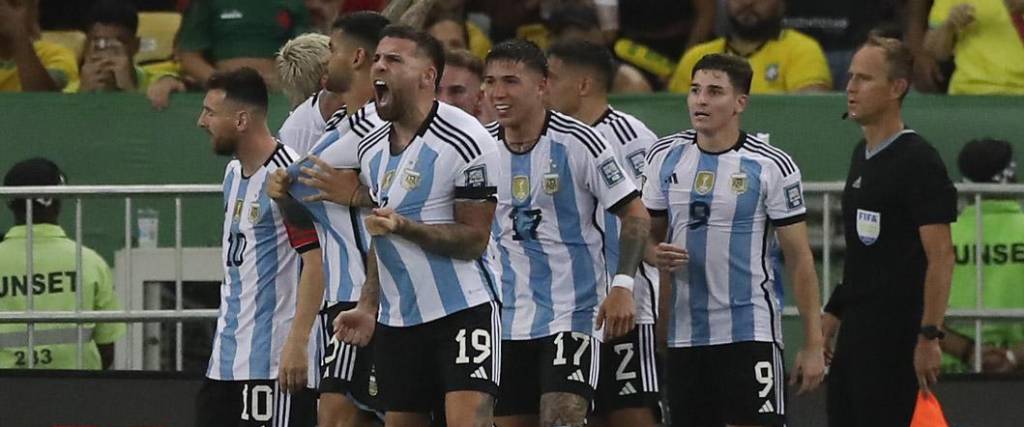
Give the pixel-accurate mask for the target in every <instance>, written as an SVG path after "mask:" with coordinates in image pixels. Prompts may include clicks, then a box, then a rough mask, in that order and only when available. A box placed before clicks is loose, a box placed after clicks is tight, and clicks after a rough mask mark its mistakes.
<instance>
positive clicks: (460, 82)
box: [437, 49, 496, 124]
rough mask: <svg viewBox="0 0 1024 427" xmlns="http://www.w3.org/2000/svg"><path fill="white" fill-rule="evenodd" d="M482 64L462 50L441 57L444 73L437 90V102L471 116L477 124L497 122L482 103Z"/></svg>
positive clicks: (451, 51) (489, 109)
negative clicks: (452, 106) (454, 107)
mask: <svg viewBox="0 0 1024 427" xmlns="http://www.w3.org/2000/svg"><path fill="white" fill-rule="evenodd" d="M483 75H484V63H483V61H481V60H480V58H477V57H476V55H473V53H472V52H470V51H468V50H465V49H457V50H449V51H448V52H447V53H445V56H444V73H443V74H442V75H441V85H440V86H439V87H438V90H437V92H438V99H439V100H441V102H445V103H448V104H451V105H454V106H456V107H459V108H460V109H462V111H465V112H467V113H469V114H472V115H473V116H474V117H476V118H477V119H478V120H480V123H485V124H486V123H490V122H493V121H494V120H495V119H496V116H495V114H494V112H493V111H492V109H491V108H490V107H489V106H488V105H486V104H487V103H485V102H483V95H484V93H483V90H481V88H480V83H482V82H483Z"/></svg>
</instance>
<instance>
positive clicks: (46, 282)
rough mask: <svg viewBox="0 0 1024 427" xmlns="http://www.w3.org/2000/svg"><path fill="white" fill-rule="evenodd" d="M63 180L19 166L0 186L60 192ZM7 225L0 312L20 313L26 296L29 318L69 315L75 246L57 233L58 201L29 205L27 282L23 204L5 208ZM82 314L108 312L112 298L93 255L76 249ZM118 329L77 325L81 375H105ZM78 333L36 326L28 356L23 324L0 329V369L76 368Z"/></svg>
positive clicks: (104, 270)
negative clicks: (79, 259) (31, 364)
mask: <svg viewBox="0 0 1024 427" xmlns="http://www.w3.org/2000/svg"><path fill="white" fill-rule="evenodd" d="M64 183H65V179H64V174H63V173H62V172H61V171H60V168H58V167H57V165H56V164H54V163H53V162H52V161H50V160H47V159H42V158H34V159H29V160H25V161H22V162H20V163H18V164H16V165H14V167H12V168H11V170H10V171H8V172H7V175H6V176H4V186H25V185H63V184H64ZM8 207H9V208H10V209H11V211H12V212H13V213H14V222H15V225H14V226H13V227H11V229H10V230H9V231H8V232H7V234H6V235H5V236H4V239H3V241H0V311H24V310H25V309H26V308H27V307H28V297H27V294H28V292H32V294H33V307H34V309H35V310H36V311H72V310H74V309H75V300H76V296H75V291H76V287H77V286H78V281H77V279H78V273H76V270H75V242H74V241H73V240H71V239H69V238H68V237H67V235H66V234H65V233H64V230H63V229H61V227H60V226H59V225H57V218H58V216H59V215H60V200H59V199H54V198H47V197H40V198H35V199H32V219H33V221H32V222H33V226H32V242H33V249H32V253H33V254H34V256H33V258H32V260H33V261H32V262H33V274H32V276H33V277H32V278H31V279H30V278H28V277H27V271H26V265H25V254H26V253H27V251H26V239H27V237H28V230H27V227H26V226H25V222H26V221H25V219H26V211H25V199H19V198H15V199H12V200H10V201H9V202H8ZM81 275H82V277H81V286H82V310H83V311H96V310H116V309H118V301H117V296H116V295H115V294H114V285H113V282H112V280H111V272H110V267H108V266H107V263H106V262H104V261H103V258H101V257H100V256H99V255H98V254H96V252H94V251H93V250H91V249H89V248H86V247H83V248H82V271H81ZM124 332H125V325H124V324H123V323H85V324H82V337H83V341H84V343H83V346H82V351H83V353H82V366H81V367H82V369H103V368H109V367H110V365H111V364H112V363H113V361H114V341H116V340H117V339H118V338H119V337H121V335H124ZM77 343H78V328H77V326H76V325H75V324H73V323H37V324H36V325H35V331H34V333H33V344H34V346H33V347H34V348H33V351H32V352H29V349H28V328H27V326H26V325H25V324H0V368H4V369H25V368H28V367H29V358H33V360H34V367H35V368H37V369H75V368H77V367H78V364H77V362H78V359H77V358H78V354H77V350H78V345H77Z"/></svg>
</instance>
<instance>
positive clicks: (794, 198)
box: [783, 182, 804, 210]
mask: <svg viewBox="0 0 1024 427" xmlns="http://www.w3.org/2000/svg"><path fill="white" fill-rule="evenodd" d="M783 194H784V195H785V196H786V208H788V209H789V210H793V209H799V208H802V207H804V193H803V191H802V189H801V188H800V182H794V183H792V184H790V185H787V186H786V187H785V188H784V189H783Z"/></svg>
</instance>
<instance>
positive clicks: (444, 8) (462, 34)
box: [425, 0, 491, 61]
mask: <svg viewBox="0 0 1024 427" xmlns="http://www.w3.org/2000/svg"><path fill="white" fill-rule="evenodd" d="M425 28H426V29H427V32H429V33H430V35H432V36H434V37H435V38H437V39H438V40H440V41H441V43H443V44H444V45H445V47H446V48H452V47H454V46H455V44H453V43H449V40H453V39H461V40H462V42H463V43H462V46H460V47H459V48H460V49H468V50H469V51H470V52H473V54H474V55H476V56H477V57H478V58H480V60H481V61H482V60H483V59H484V57H486V56H487V52H490V51H491V39H490V38H488V37H487V34H486V33H485V32H484V30H483V29H481V28H480V26H479V25H477V24H476V23H474V22H473V21H471V20H470V19H469V11H468V9H467V8H466V0H438V1H436V2H434V6H433V8H432V9H431V10H430V15H429V17H428V18H427V25H426V26H425ZM439 35H440V36H439Z"/></svg>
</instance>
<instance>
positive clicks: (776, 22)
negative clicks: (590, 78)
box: [0, 0, 1024, 109]
mask: <svg viewBox="0 0 1024 427" xmlns="http://www.w3.org/2000/svg"><path fill="white" fill-rule="evenodd" d="M410 5H412V7H410ZM389 6H394V7H398V8H401V9H402V10H405V9H408V12H407V13H406V14H405V15H404V16H403V18H404V19H403V20H404V21H405V22H406V23H410V24H413V25H414V26H418V27H421V28H423V29H425V30H427V31H428V32H429V33H430V34H432V35H433V36H434V37H435V38H437V39H439V40H440V41H442V43H443V44H444V45H445V47H446V48H448V49H466V50H468V51H470V52H472V53H473V54H474V55H475V56H477V57H478V58H483V56H484V55H486V53H487V52H488V51H489V50H490V48H491V46H492V45H493V44H495V43H497V42H500V41H502V40H505V39H507V38H510V37H519V38H524V39H527V40H530V41H533V42H534V43H536V44H537V45H538V46H541V47H542V48H545V49H546V48H547V47H549V46H550V45H552V44H553V43H555V42H558V41H560V40H566V39H582V40H586V41H590V42H593V43H598V44H601V45H604V46H607V47H608V49H609V50H610V51H612V52H614V54H615V57H616V60H617V61H618V65H617V70H616V77H615V80H614V82H613V85H612V93H629V92H651V91H670V92H686V91H687V90H688V89H689V76H690V70H691V69H692V67H693V64H694V63H695V62H696V60H697V59H699V58H700V57H701V56H703V55H705V54H708V53H718V52H727V53H733V54H737V55H741V56H744V57H746V58H747V59H748V60H749V61H750V62H751V64H752V65H753V67H754V84H753V88H752V91H753V93H798V92H814V91H832V90H838V91H842V90H844V89H845V84H846V69H847V67H848V65H849V63H850V58H851V56H852V54H853V51H854V48H855V47H856V46H858V45H859V44H860V43H861V42H862V41H863V40H865V38H866V37H867V35H868V34H870V33H873V32H874V33H877V34H882V35H886V36H889V37H901V38H903V39H904V41H905V42H906V43H907V44H908V45H909V46H910V47H911V49H912V51H913V52H914V62H915V67H914V72H915V76H914V77H915V78H914V81H915V89H916V90H917V91H919V92H930V93H949V94H1003V95H1007V94H1022V93H1024V0H870V1H864V0H842V1H830V2H821V1H816V0H683V1H679V0H630V1H618V0H534V1H521V2H520V1H515V2H510V1H496V0H391V1H388V0H359V1H357V0H272V1H264V2H247V1H238V0H234V1H232V0H177V1H175V0H163V1H161V0H134V1H125V0H89V1H67V0H0V91H26V92H28V91H63V92H68V93H71V92H97V91H138V92H142V93H146V94H147V96H148V97H149V99H150V101H151V103H152V104H153V106H154V107H155V108H158V109H159V108H163V107H165V106H166V105H168V102H169V98H170V96H171V94H172V93H174V92H180V91H185V90H200V89H202V87H203V83H204V82H205V81H206V79H207V78H208V77H209V76H210V75H211V74H212V73H213V72H214V71H217V70H225V69H235V68H240V67H243V66H248V67H251V68H254V69H256V70H258V71H259V72H260V73H261V75H263V77H264V79H265V80H266V82H267V83H268V84H269V86H270V87H271V88H272V89H274V90H278V91H283V90H285V89H286V88H283V87H282V86H281V84H280V81H281V80H280V79H281V75H280V71H281V70H278V69H277V68H276V67H275V64H274V57H275V55H276V54H277V53H278V52H279V51H280V50H281V48H282V47H283V46H284V45H285V43H286V42H287V41H288V40H290V39H292V38H295V37H297V36H299V35H301V34H303V33H310V32H316V33H326V32H328V31H329V28H330V25H331V23H332V22H333V21H334V19H336V18H337V17H338V16H340V15H341V14H343V13H347V12H350V11H355V10H367V9H369V10H383V9H385V8H387V7H389ZM410 15H411V16H410ZM289 95H290V96H292V97H302V98H305V96H308V95H311V94H304V95H305V96H300V95H298V94H289Z"/></svg>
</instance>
